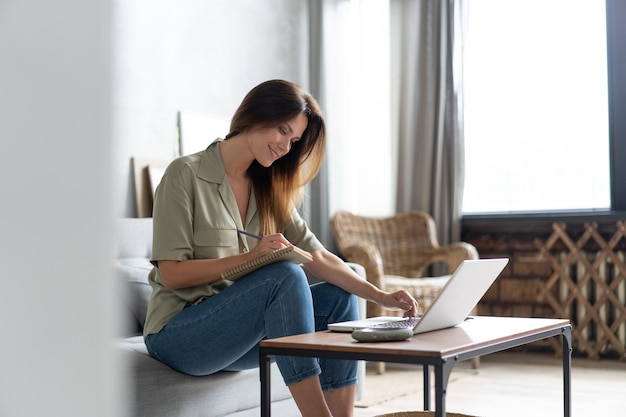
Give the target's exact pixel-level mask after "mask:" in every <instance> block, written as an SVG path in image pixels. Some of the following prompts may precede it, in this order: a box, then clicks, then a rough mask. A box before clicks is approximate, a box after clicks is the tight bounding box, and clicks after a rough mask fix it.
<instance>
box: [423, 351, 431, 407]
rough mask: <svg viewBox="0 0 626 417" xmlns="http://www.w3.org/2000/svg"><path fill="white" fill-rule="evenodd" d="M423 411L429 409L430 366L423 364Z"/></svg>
mask: <svg viewBox="0 0 626 417" xmlns="http://www.w3.org/2000/svg"><path fill="white" fill-rule="evenodd" d="M423 372H424V411H430V366H428V364H426V363H425V364H424V371H423Z"/></svg>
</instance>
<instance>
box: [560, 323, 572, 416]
mask: <svg viewBox="0 0 626 417" xmlns="http://www.w3.org/2000/svg"><path fill="white" fill-rule="evenodd" d="M562 339H563V412H564V414H563V415H564V416H565V417H571V415H572V411H571V410H572V328H571V327H566V328H564V329H563V337H562Z"/></svg>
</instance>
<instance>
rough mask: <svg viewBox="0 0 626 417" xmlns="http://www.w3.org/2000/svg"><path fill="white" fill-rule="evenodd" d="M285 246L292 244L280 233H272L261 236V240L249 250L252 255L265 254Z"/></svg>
mask: <svg viewBox="0 0 626 417" xmlns="http://www.w3.org/2000/svg"><path fill="white" fill-rule="evenodd" d="M287 246H292V244H291V242H289V241H288V240H287V238H285V236H283V235H282V233H274V234H271V235H266V236H263V238H262V239H261V240H259V242H258V243H257V244H256V246H255V247H254V248H253V249H252V250H251V251H250V254H251V255H254V257H255V258H256V257H258V256H263V255H267V254H268V253H270V252H273V251H275V250H278V249H283V248H286V247H287Z"/></svg>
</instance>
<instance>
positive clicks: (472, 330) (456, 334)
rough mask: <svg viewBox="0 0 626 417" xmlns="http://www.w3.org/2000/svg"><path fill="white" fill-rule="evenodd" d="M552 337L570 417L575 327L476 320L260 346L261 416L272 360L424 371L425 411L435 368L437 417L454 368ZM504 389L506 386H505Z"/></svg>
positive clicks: (265, 413)
mask: <svg viewBox="0 0 626 417" xmlns="http://www.w3.org/2000/svg"><path fill="white" fill-rule="evenodd" d="M553 336H561V338H562V341H563V343H562V345H563V354H562V357H563V412H564V414H563V415H564V416H565V417H571V371H572V368H571V363H572V362H571V360H572V347H571V346H572V327H571V324H570V322H569V320H563V319H543V318H517V317H486V316H478V317H472V318H470V319H468V320H466V321H465V322H463V323H462V324H460V325H459V326H455V327H452V328H449V329H443V330H437V331H434V332H428V333H422V334H418V335H415V336H413V337H411V338H410V339H408V340H405V341H401V342H384V343H362V342H357V341H355V340H354V339H352V337H351V335H350V334H346V333H336V332H330V331H323V332H317V333H310V334H302V335H297V336H287V337H281V338H277V339H269V340H264V341H262V342H261V347H260V352H259V361H260V376H261V416H262V417H269V416H271V409H270V406H271V401H270V388H269V387H270V377H271V374H270V358H271V356H275V355H285V356H309V357H326V358H334V359H353V360H366V361H382V362H396V363H407V364H416V365H423V367H424V410H429V409H430V397H431V393H430V367H432V368H434V374H435V384H434V387H435V410H434V411H435V417H443V416H445V415H446V391H447V385H448V379H449V377H450V373H451V372H452V369H453V368H454V366H455V365H456V364H457V363H458V362H459V361H463V360H466V359H471V358H474V357H477V356H483V355H487V354H490V353H494V352H499V351H502V350H506V349H509V348H512V347H516V346H521V345H525V344H528V343H532V342H535V341H538V340H542V339H547V338H549V337H553ZM503 383H505V381H503Z"/></svg>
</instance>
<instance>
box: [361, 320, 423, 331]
mask: <svg viewBox="0 0 626 417" xmlns="http://www.w3.org/2000/svg"><path fill="white" fill-rule="evenodd" d="M419 320H420V317H409V318H406V319H404V320H397V321H388V322H385V323H379V324H375V325H373V326H371V328H372V329H409V328H413V327H415V325H416V324H417V322H418V321H419Z"/></svg>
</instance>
